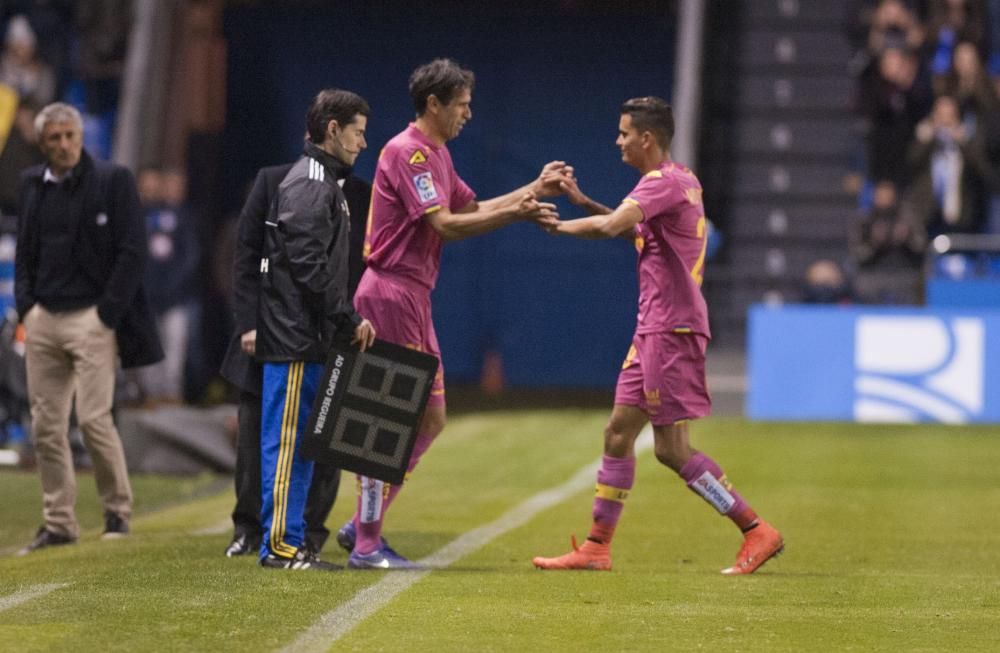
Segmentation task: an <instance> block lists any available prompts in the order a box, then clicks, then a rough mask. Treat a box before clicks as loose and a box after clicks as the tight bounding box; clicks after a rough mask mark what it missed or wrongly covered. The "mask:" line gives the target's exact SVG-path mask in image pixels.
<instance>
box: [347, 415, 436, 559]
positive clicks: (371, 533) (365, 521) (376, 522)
mask: <svg viewBox="0 0 1000 653" xmlns="http://www.w3.org/2000/svg"><path fill="white" fill-rule="evenodd" d="M432 442H434V438H432V437H430V436H427V435H424V434H423V433H418V434H417V441H416V442H414V443H413V452H412V453H411V454H410V463H409V464H408V465H407V467H406V474H407V476H409V475H410V473H411V472H412V471H413V470H414V468H415V467H416V466H417V463H419V462H420V458H421V457H422V456H423V455H424V453H426V452H427V450H428V449H429V448H430V446H431V443H432ZM358 485H359V491H358V507H357V511H356V512H355V513H354V527H355V529H356V531H357V539H356V540H355V542H354V550H355V551H357V552H358V553H360V554H368V553H371V552H372V551H375V550H376V549H378V548H379V547H380V546H381V545H382V542H381V540H382V522H383V520H384V519H385V512H386V511H387V510H388V509H389V506H390V505H392V502H393V501H394V500H395V499H396V496H397V495H398V494H399V491H400V490H402V489H403V486H402V485H389V484H387V483H385V482H383V481H379V480H376V479H374V478H368V477H365V476H359V477H358Z"/></svg>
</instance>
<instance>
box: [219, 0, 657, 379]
mask: <svg viewBox="0 0 1000 653" xmlns="http://www.w3.org/2000/svg"><path fill="white" fill-rule="evenodd" d="M601 5H602V3H594V2H590V3H586V2H585V3H575V2H569V3H544V2H543V3H535V8H534V9H527V10H526V11H525V12H517V11H512V10H511V9H510V8H509V7H506V5H497V6H496V7H495V8H484V7H485V5H480V4H479V3H450V2H444V3H433V2H432V3H424V4H421V3H416V4H415V3H409V2H374V3H373V2H338V3H335V5H334V6H335V9H332V10H320V9H317V8H295V9H286V10H281V11H276V10H275V9H274V8H273V7H264V6H253V5H248V6H246V7H239V6H234V7H232V8H231V9H229V11H228V12H227V15H226V22H225V34H226V42H227V47H228V51H229V55H230V56H229V66H228V74H229V84H228V88H229V93H228V103H227V106H228V122H227V127H226V132H225V140H224V146H223V151H224V158H225V161H226V162H227V163H226V166H225V175H226V193H225V196H226V197H227V198H230V199H236V198H238V196H239V189H240V187H241V185H242V184H244V183H245V180H246V179H248V178H249V176H250V175H251V174H252V173H253V171H254V170H255V169H256V168H257V167H259V166H261V165H264V164H271V163H277V162H280V161H284V160H289V159H291V158H292V157H294V156H296V154H297V153H298V151H299V149H300V144H301V134H302V130H303V118H302V113H303V110H302V107H304V106H306V104H307V103H308V100H309V98H310V96H311V94H313V93H315V91H316V90H317V89H319V88H322V87H324V86H342V87H345V88H349V89H353V90H355V91H357V92H358V93H360V94H361V95H363V96H364V97H366V98H367V99H368V101H369V102H370V103H371V105H372V110H373V114H372V118H371V120H370V121H369V129H368V143H369V150H368V151H367V152H366V153H364V154H363V155H362V156H361V157H360V158H359V163H358V170H359V172H360V174H361V175H362V176H364V177H366V178H368V179H371V178H372V175H373V173H374V166H375V162H376V160H377V158H378V154H379V149H380V148H381V146H382V145H383V144H384V143H385V142H386V141H387V140H388V139H389V138H391V137H392V136H393V135H395V134H396V133H397V132H399V131H400V130H401V129H402V128H403V127H405V125H406V124H407V122H409V121H411V120H412V119H413V116H414V111H413V107H412V106H411V104H410V102H409V96H408V94H407V80H408V77H409V74H410V73H411V72H412V70H413V69H414V68H415V67H416V66H417V65H419V64H420V63H422V62H425V61H427V60H429V59H431V58H434V57H438V56H447V57H451V58H453V59H456V60H457V61H459V62H460V63H462V64H463V65H464V66H467V67H469V68H471V69H472V70H473V71H474V72H475V73H476V89H475V94H474V97H473V105H472V112H473V120H472V122H471V123H470V124H469V125H468V126H467V127H466V128H465V130H464V131H463V133H462V134H461V136H460V137H459V138H458V139H456V140H454V141H452V142H451V143H449V149H450V150H451V152H452V154H453V156H454V159H455V163H456V169H457V170H458V171H459V174H460V175H462V177H463V178H464V179H465V180H466V181H467V182H468V183H469V184H470V185H471V186H472V187H473V189H474V190H475V191H476V192H477V194H478V196H479V197H480V198H484V199H485V198H489V197H494V196H496V195H499V194H501V193H504V192H506V191H507V190H509V189H510V188H514V187H517V186H519V185H521V184H523V183H525V182H526V181H528V180H530V179H531V178H533V177H534V176H535V175H536V174H537V172H538V170H539V169H540V166H541V165H542V164H543V163H545V162H546V161H549V160H552V159H563V160H566V161H568V162H571V163H572V165H574V166H575V167H576V168H577V174H578V176H579V178H580V180H581V184H582V185H583V186H584V187H585V188H587V189H588V191H587V192H589V193H590V194H591V195H593V196H594V197H597V198H601V200H602V201H604V202H605V203H607V204H611V205H616V204H617V203H618V201H620V200H621V198H622V197H623V196H624V194H625V193H627V192H628V190H629V189H630V188H631V187H632V185H634V181H635V174H634V172H633V171H632V170H631V169H629V168H627V167H626V166H624V165H622V164H621V163H620V161H619V153H618V150H617V148H616V147H615V145H614V140H615V137H616V136H617V119H618V107H619V106H620V105H621V103H622V101H623V100H625V99H627V98H629V97H632V96H635V95H660V96H663V97H670V93H671V78H672V75H673V58H674V45H673V44H674V34H673V25H674V22H675V21H674V20H673V17H672V14H671V12H670V11H668V8H670V7H671V6H672V3H662V2H661V3H649V2H645V3H637V4H636V5H635V6H633V7H630V6H629V3H624V5H623V6H618V4H617V3H616V4H615V6H614V7H611V6H601ZM546 6H548V10H546V9H545V7H546ZM229 162H231V163H229ZM561 208H562V209H563V213H564V214H568V215H575V214H576V210H575V209H574V208H572V207H570V206H569V205H568V204H562V205H561ZM441 270H442V271H441V277H440V280H439V282H438V286H437V290H436V292H435V294H434V314H435V322H436V326H437V329H438V334H439V337H440V339H441V345H442V348H443V351H444V352H445V365H446V372H447V375H448V378H449V380H451V381H453V382H459V383H461V382H475V381H478V380H479V378H480V375H481V373H482V368H483V361H484V356H485V355H486V354H487V352H490V353H491V354H492V355H493V356H494V361H495V360H496V359H495V356H496V355H499V357H500V359H501V360H502V363H503V371H504V374H505V377H506V380H507V382H508V383H509V384H511V385H515V386H525V385H530V386H539V385H558V386H590V387H606V386H609V385H610V384H613V383H614V380H615V378H616V373H617V369H618V367H619V364H620V362H621V359H622V358H623V356H624V353H625V350H626V349H627V347H628V342H629V338H630V336H631V330H632V327H633V324H634V318H635V301H636V295H637V290H636V281H635V273H634V258H633V250H632V248H631V247H630V245H629V244H628V243H626V242H623V241H622V242H610V243H572V242H568V241H563V240H559V241H555V240H553V239H551V238H550V237H548V236H547V235H546V234H544V233H543V232H542V231H540V230H539V229H537V228H535V227H534V226H533V225H517V226H515V227H512V228H509V229H504V230H502V231H499V232H496V233H493V234H490V235H488V236H486V237H483V238H475V239H470V240H468V241H464V242H458V243H450V244H448V246H447V247H445V248H444V256H443V261H442V268H441ZM584 352H586V353H585V355H582V354H583V353H584Z"/></svg>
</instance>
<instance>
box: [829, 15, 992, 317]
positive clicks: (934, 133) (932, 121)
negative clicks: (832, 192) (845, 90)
mask: <svg viewBox="0 0 1000 653" xmlns="http://www.w3.org/2000/svg"><path fill="white" fill-rule="evenodd" d="M845 29H846V32H847V35H848V38H849V40H850V44H851V47H852V51H853V57H852V60H851V62H850V63H851V70H852V73H853V74H854V76H855V79H856V97H855V106H856V111H857V113H858V115H859V117H860V119H861V120H860V124H861V126H862V127H861V133H862V134H863V141H864V143H863V145H862V144H861V143H859V145H858V156H857V157H856V159H857V163H856V168H857V171H856V172H857V175H856V177H855V183H854V184H853V185H852V186H853V188H854V189H855V191H856V192H857V193H858V198H859V207H860V211H859V217H858V219H857V220H856V221H855V223H854V224H853V225H852V229H851V252H852V255H853V258H854V261H855V263H856V264H857V266H858V281H859V283H862V284H864V285H865V286H866V287H865V289H864V290H866V291H867V292H863V293H862V294H865V295H867V296H868V297H869V298H870V299H871V300H874V301H877V302H885V303H919V302H920V296H921V289H920V287H921V278H920V270H921V267H922V264H923V255H924V251H925V250H926V246H927V243H928V241H929V240H930V239H933V238H934V237H935V236H936V235H938V234H942V233H969V234H978V233H1000V2H998V1H997V0H922V1H921V0H859V1H856V2H853V3H850V5H849V7H848V13H847V20H846V25H845ZM897 273H901V274H902V275H903V282H902V283H894V282H893V278H894V275H895V274H897Z"/></svg>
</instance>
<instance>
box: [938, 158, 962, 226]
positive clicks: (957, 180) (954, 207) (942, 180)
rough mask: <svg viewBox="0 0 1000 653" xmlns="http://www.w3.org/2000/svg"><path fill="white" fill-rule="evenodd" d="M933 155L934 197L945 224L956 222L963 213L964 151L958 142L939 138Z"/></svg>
mask: <svg viewBox="0 0 1000 653" xmlns="http://www.w3.org/2000/svg"><path fill="white" fill-rule="evenodd" d="M938 145H939V147H937V148H936V149H935V151H934V154H933V155H931V180H932V183H933V188H934V199H936V200H937V203H938V207H939V208H940V209H941V218H942V219H943V220H944V223H945V224H955V223H956V222H958V219H959V218H960V217H961V215H962V168H963V165H964V162H963V161H962V151H961V150H960V149H959V148H958V143H956V142H955V141H953V140H951V139H948V140H944V139H939V140H938Z"/></svg>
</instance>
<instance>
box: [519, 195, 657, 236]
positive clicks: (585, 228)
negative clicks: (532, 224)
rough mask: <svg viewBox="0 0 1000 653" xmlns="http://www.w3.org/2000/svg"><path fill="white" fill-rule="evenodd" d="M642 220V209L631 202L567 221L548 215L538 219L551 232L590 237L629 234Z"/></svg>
mask: <svg viewBox="0 0 1000 653" xmlns="http://www.w3.org/2000/svg"><path fill="white" fill-rule="evenodd" d="M641 221H642V210H641V209H639V207H638V206H636V205H635V204H633V203H631V202H622V204H621V205H620V206H619V207H618V208H617V209H615V210H614V211H612V212H611V213H608V214H606V215H592V216H589V217H586V218H577V219H576V220H565V221H563V220H558V219H555V220H554V219H552V218H548V217H546V218H542V219H539V220H536V222H538V224H540V225H541V226H542V227H544V228H545V230H546V231H548V232H549V233H550V234H564V235H567V236H576V237H577V238H588V239H598V238H615V237H616V236H621V235H629V234H631V233H632V231H633V230H634V229H635V226H636V225H637V224H639V223H640V222H641Z"/></svg>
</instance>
